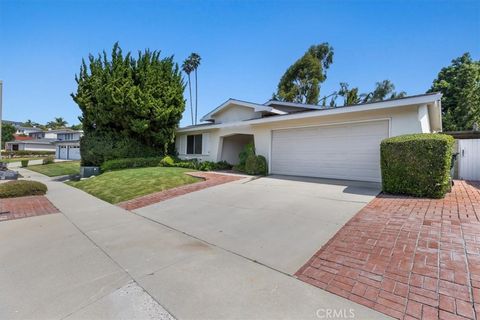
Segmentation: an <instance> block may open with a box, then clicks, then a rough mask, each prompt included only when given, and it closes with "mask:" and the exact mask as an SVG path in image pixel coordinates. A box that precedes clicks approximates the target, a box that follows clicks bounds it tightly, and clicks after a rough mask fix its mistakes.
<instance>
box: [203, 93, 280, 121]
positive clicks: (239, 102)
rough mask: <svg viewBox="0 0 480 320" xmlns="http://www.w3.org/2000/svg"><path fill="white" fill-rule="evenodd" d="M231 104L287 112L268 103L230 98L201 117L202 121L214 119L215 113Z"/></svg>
mask: <svg viewBox="0 0 480 320" xmlns="http://www.w3.org/2000/svg"><path fill="white" fill-rule="evenodd" d="M231 105H237V106H242V107H246V108H252V109H254V111H255V112H262V111H263V112H269V113H273V114H286V112H284V111H280V110H277V109H275V108H273V107H270V106H267V105H263V104H258V103H253V102H248V101H243V100H238V99H232V98H229V99H228V100H227V101H225V102H224V103H222V104H221V105H219V106H218V107H216V108H215V109H213V110H212V111H210V112H209V113H207V114H206V115H204V116H203V117H202V118H201V119H200V121H211V120H213V119H212V116H213V115H215V114H217V113H219V112H220V111H222V110H224V109H226V108H228V107H230V106H231Z"/></svg>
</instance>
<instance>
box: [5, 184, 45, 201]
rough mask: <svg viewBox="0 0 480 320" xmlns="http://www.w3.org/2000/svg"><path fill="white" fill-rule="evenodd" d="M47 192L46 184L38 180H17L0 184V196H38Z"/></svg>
mask: <svg viewBox="0 0 480 320" xmlns="http://www.w3.org/2000/svg"><path fill="white" fill-rule="evenodd" d="M45 193H47V186H46V185H44V184H43V183H41V182H38V181H28V180H17V181H8V182H5V183H2V184H0V198H16V197H25V196H40V195H44V194H45Z"/></svg>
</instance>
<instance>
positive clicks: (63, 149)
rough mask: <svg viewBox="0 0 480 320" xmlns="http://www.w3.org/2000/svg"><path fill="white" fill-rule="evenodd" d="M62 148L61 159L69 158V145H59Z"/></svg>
mask: <svg viewBox="0 0 480 320" xmlns="http://www.w3.org/2000/svg"><path fill="white" fill-rule="evenodd" d="M59 148H60V155H59V158H60V159H67V147H66V146H59Z"/></svg>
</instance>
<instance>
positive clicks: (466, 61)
mask: <svg viewBox="0 0 480 320" xmlns="http://www.w3.org/2000/svg"><path fill="white" fill-rule="evenodd" d="M427 92H441V93H442V94H443V96H442V113H443V130H444V131H460V130H471V129H472V128H473V126H474V123H477V124H480V60H473V59H472V57H471V56H470V54H469V53H465V54H463V55H462V56H461V57H458V58H456V59H453V60H452V63H451V64H450V65H449V66H448V67H445V68H443V69H442V70H440V72H439V73H438V76H437V78H436V79H435V80H434V81H433V84H432V87H431V88H430V89H429V90H428V91H427Z"/></svg>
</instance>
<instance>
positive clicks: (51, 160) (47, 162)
mask: <svg viewBox="0 0 480 320" xmlns="http://www.w3.org/2000/svg"><path fill="white" fill-rule="evenodd" d="M54 162H55V158H54V157H46V158H45V159H43V164H51V163H54Z"/></svg>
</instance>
